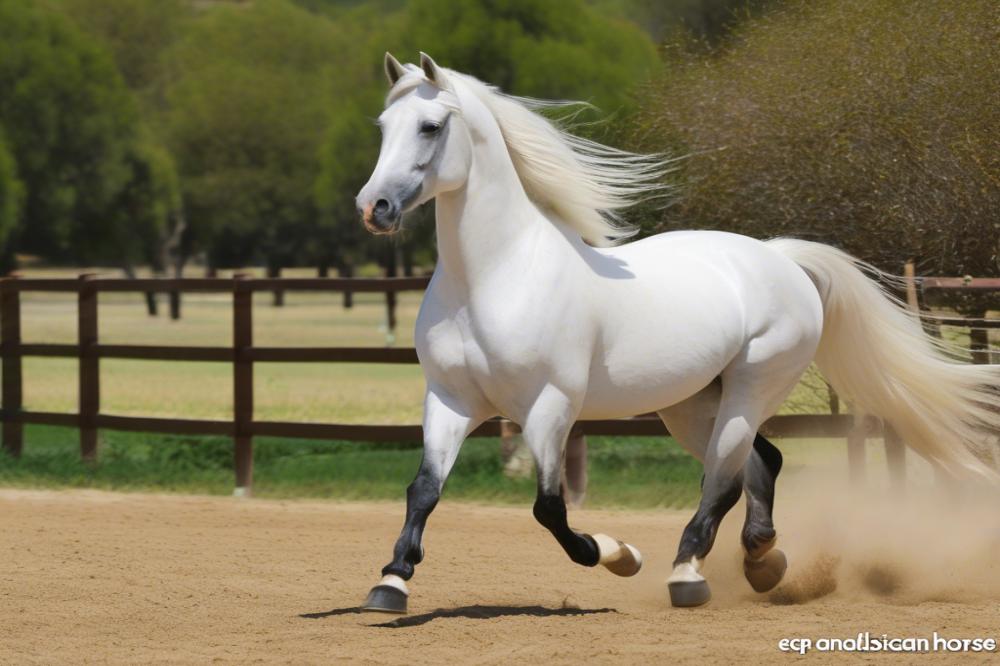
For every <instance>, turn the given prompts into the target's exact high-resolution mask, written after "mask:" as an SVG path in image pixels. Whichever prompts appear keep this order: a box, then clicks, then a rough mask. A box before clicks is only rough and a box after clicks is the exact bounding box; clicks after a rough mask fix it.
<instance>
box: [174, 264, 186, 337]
mask: <svg viewBox="0 0 1000 666" xmlns="http://www.w3.org/2000/svg"><path fill="white" fill-rule="evenodd" d="M185 263H187V257H185V256H184V254H183V253H179V254H178V255H177V260H176V261H174V278H175V279H178V280H179V279H181V278H182V277H183V276H184V264H185ZM170 318H171V319H174V320H177V319H180V318H181V292H180V290H178V289H171V290H170Z"/></svg>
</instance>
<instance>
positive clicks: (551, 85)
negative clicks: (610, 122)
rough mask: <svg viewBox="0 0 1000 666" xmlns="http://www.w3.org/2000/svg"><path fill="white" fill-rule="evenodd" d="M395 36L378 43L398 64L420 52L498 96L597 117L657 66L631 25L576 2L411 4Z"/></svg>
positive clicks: (420, 0)
mask: <svg viewBox="0 0 1000 666" xmlns="http://www.w3.org/2000/svg"><path fill="white" fill-rule="evenodd" d="M398 30H399V32H398V33H397V35H396V37H395V39H389V40H386V41H389V42H391V44H392V46H393V48H392V50H393V51H396V52H397V53H398V55H400V56H409V55H411V54H412V55H413V56H415V55H416V52H417V51H418V50H424V51H428V52H429V53H430V54H431V56H433V57H434V59H435V60H437V62H439V63H441V64H442V65H445V66H453V67H454V68H456V69H458V70H460V71H463V72H465V73H467V74H472V75H473V76H476V77H478V78H480V79H482V80H483V81H486V82H488V83H492V84H494V85H497V86H499V87H500V88H501V89H503V90H504V91H505V92H508V93H513V94H518V95H530V96H535V97H544V98H548V99H583V100H586V101H590V102H593V103H594V104H596V105H597V106H598V107H600V108H601V109H603V110H604V111H605V112H612V111H617V110H619V109H621V108H623V107H626V106H628V105H629V104H630V103H631V92H632V89H633V88H634V87H635V85H636V84H637V83H639V82H641V81H643V80H645V79H646V78H647V77H649V76H651V75H652V74H653V73H654V72H655V71H656V66H657V64H658V61H657V58H656V50H655V48H654V46H653V43H652V41H651V40H650V39H649V37H648V36H646V34H644V33H643V32H642V30H640V29H639V28H638V27H637V26H636V25H634V24H632V23H630V22H628V21H626V20H624V19H616V18H612V17H609V16H607V15H605V14H602V13H600V12H599V11H597V10H595V9H594V8H592V7H591V6H590V5H589V4H587V3H584V2H582V1H581V0H566V1H564V2H559V3H554V2H546V1H545V0H504V1H494V0H490V1H487V0H478V1H475V2H451V1H449V0H413V1H412V2H410V3H409V4H408V5H407V8H406V10H405V12H404V14H403V15H402V17H401V25H400V27H399V28H398ZM409 59H410V58H405V60H409Z"/></svg>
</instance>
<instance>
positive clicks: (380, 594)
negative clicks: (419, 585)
mask: <svg viewBox="0 0 1000 666" xmlns="http://www.w3.org/2000/svg"><path fill="white" fill-rule="evenodd" d="M408 598H409V591H408V590H407V589H406V583H405V582H404V581H403V579H402V578H399V577H398V576H386V577H385V578H383V579H382V581H381V582H380V583H379V584H378V585H376V586H375V587H373V588H372V591H371V592H369V593H368V598H367V599H365V603H363V604H361V610H363V611H372V612H376V613H399V614H403V613H406V600H407V599H408Z"/></svg>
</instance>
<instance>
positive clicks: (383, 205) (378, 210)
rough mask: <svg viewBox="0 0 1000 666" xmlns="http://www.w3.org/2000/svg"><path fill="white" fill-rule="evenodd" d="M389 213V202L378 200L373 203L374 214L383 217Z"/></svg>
mask: <svg viewBox="0 0 1000 666" xmlns="http://www.w3.org/2000/svg"><path fill="white" fill-rule="evenodd" d="M388 212H389V202H388V201H386V200H385V199H379V200H378V201H376V202H375V214H376V215H385V214H386V213H388Z"/></svg>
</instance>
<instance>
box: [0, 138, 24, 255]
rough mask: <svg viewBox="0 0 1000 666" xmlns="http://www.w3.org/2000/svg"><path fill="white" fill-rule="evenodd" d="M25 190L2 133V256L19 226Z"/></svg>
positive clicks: (0, 224)
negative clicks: (10, 236)
mask: <svg viewBox="0 0 1000 666" xmlns="http://www.w3.org/2000/svg"><path fill="white" fill-rule="evenodd" d="M23 197H24V188H23V186H22V185H21V181H19V180H18V178H17V165H16V164H15V162H14V156H13V155H11V153H10V151H9V150H8V149H7V141H6V139H5V138H4V136H3V133H2V132H0V256H2V255H5V254H6V253H7V242H6V241H7V237H8V236H9V235H10V232H11V231H12V230H13V228H14V226H15V225H16V224H17V221H18V217H19V215H20V211H21V202H22V199H23Z"/></svg>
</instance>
